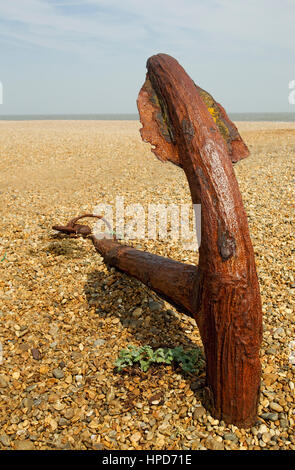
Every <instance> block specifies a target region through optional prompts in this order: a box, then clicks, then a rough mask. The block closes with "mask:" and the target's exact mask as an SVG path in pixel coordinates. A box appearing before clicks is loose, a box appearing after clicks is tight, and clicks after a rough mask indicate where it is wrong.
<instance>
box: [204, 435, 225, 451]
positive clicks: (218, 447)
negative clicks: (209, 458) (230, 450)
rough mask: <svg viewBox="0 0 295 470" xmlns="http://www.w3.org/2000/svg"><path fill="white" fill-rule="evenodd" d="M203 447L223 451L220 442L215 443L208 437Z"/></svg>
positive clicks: (214, 440) (215, 441)
mask: <svg viewBox="0 0 295 470" xmlns="http://www.w3.org/2000/svg"><path fill="white" fill-rule="evenodd" d="M205 446H206V447H207V449H210V450H224V445H223V443H222V442H220V441H217V440H216V439H214V438H212V437H208V438H207V439H206V441H205Z"/></svg>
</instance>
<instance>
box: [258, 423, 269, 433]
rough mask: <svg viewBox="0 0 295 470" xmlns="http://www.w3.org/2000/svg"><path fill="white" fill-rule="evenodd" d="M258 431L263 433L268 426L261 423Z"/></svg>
mask: <svg viewBox="0 0 295 470" xmlns="http://www.w3.org/2000/svg"><path fill="white" fill-rule="evenodd" d="M258 432H259V433H260V434H264V433H265V432H268V428H267V427H266V426H265V424H261V425H260V426H259V429H258Z"/></svg>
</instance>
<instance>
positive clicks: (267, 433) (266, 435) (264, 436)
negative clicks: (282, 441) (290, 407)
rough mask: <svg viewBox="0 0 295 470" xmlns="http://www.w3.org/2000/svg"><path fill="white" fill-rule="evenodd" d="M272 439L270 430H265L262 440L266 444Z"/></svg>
mask: <svg viewBox="0 0 295 470" xmlns="http://www.w3.org/2000/svg"><path fill="white" fill-rule="evenodd" d="M270 439H271V435H270V433H269V432H265V433H263V434H262V440H263V442H265V443H266V444H267V443H268V442H269V441H270Z"/></svg>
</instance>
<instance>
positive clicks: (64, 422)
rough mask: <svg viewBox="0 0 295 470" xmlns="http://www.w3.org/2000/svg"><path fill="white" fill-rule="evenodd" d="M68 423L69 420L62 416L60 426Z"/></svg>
mask: <svg viewBox="0 0 295 470" xmlns="http://www.w3.org/2000/svg"><path fill="white" fill-rule="evenodd" d="M67 424H68V420H67V419H65V418H60V419H59V421H58V425H59V426H66V425H67Z"/></svg>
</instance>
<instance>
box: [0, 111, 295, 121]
mask: <svg viewBox="0 0 295 470" xmlns="http://www.w3.org/2000/svg"><path fill="white" fill-rule="evenodd" d="M229 117H230V118H231V120H232V121H281V122H294V121H295V112H294V113H229ZM42 120H44V121H45V120H46V121H50V120H53V121H58V120H62V121H87V120H88V121H89V120H94V121H96V120H98V121H138V120H139V116H138V114H25V115H24V114H11V115H0V121H42Z"/></svg>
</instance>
